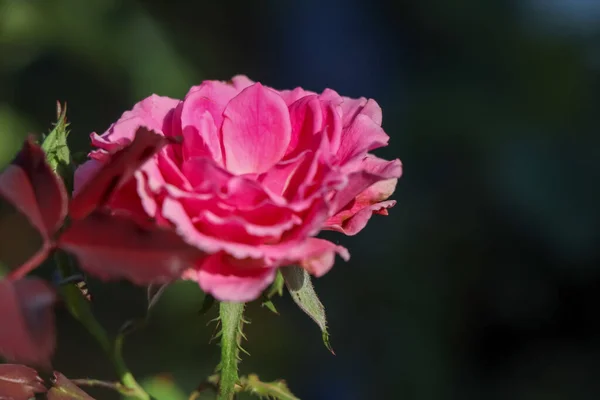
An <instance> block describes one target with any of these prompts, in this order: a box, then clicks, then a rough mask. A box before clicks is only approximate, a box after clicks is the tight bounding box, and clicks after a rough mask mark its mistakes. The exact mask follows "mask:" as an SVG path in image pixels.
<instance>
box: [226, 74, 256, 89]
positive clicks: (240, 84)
mask: <svg viewBox="0 0 600 400" xmlns="http://www.w3.org/2000/svg"><path fill="white" fill-rule="evenodd" d="M254 83H255V82H254V81H253V80H251V79H250V78H248V77H247V76H246V75H236V76H234V77H233V78H231V84H232V85H233V87H234V88H236V90H237V91H239V92H241V91H242V90H244V89H246V88H247V87H249V86H252V85H254Z"/></svg>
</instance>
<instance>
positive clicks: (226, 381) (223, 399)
mask: <svg viewBox="0 0 600 400" xmlns="http://www.w3.org/2000/svg"><path fill="white" fill-rule="evenodd" d="M219 312H220V320H221V325H222V331H221V364H220V367H221V379H220V381H219V394H218V397H217V400H233V398H234V395H235V387H236V385H237V384H238V382H239V376H238V362H239V353H240V345H241V341H242V336H243V334H242V325H243V323H244V321H243V317H244V303H225V302H222V303H221V304H220V310H219Z"/></svg>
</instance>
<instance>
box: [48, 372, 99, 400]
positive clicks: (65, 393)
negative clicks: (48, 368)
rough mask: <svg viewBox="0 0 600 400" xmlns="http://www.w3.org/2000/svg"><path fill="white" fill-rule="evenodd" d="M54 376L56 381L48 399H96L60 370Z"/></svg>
mask: <svg viewBox="0 0 600 400" xmlns="http://www.w3.org/2000/svg"><path fill="white" fill-rule="evenodd" d="M54 378H55V379H56V382H55V383H54V386H53V387H52V388H51V389H50V390H49V391H48V400H94V398H93V397H91V396H90V395H89V394H87V393H86V392H84V391H83V390H81V389H80V388H79V387H78V386H77V385H75V384H74V383H73V382H71V381H70V380H68V379H67V378H66V377H65V376H64V375H63V374H61V373H60V372H54Z"/></svg>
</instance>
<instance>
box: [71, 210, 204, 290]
mask: <svg viewBox="0 0 600 400" xmlns="http://www.w3.org/2000/svg"><path fill="white" fill-rule="evenodd" d="M59 247H61V248H63V249H65V250H67V251H69V252H71V253H73V254H74V255H75V256H77V258H78V260H79V263H80V264H81V268H82V269H84V270H85V271H86V272H88V273H90V274H91V275H95V276H97V277H99V278H101V279H106V280H109V279H119V278H125V279H128V280H131V281H133V282H134V283H137V284H140V285H147V284H151V283H164V282H168V281H170V280H172V279H174V278H177V277H179V276H180V274H181V272H182V271H183V270H184V269H186V268H189V267H191V266H192V265H193V263H194V261H195V260H196V259H198V258H199V257H201V256H202V254H203V253H201V252H200V251H199V250H198V249H196V248H195V247H192V246H190V245H188V244H186V243H185V242H184V241H183V240H182V239H181V238H180V237H179V236H178V235H177V234H176V233H174V232H172V231H169V230H165V229H162V228H159V227H141V226H140V225H138V224H136V223H135V222H133V221H132V220H130V219H128V218H127V217H124V216H119V215H113V216H109V215H106V214H103V213H100V212H96V213H94V214H92V215H90V216H88V217H87V218H85V219H83V220H79V221H73V223H72V224H71V226H70V227H69V229H67V231H66V232H64V234H63V235H62V236H61V238H60V242H59Z"/></svg>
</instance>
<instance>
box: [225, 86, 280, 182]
mask: <svg viewBox="0 0 600 400" xmlns="http://www.w3.org/2000/svg"><path fill="white" fill-rule="evenodd" d="M224 117H225V118H224V120H223V128H222V135H223V148H224V153H225V165H227V169H228V170H229V171H231V172H233V173H235V174H247V173H257V174H260V173H262V172H265V171H267V170H268V169H269V168H271V167H272V166H273V165H275V164H277V163H278V162H279V161H280V160H281V158H282V157H283V155H284V154H285V151H286V149H287V146H288V144H289V143H290V137H291V130H292V128H291V123H290V118H289V114H288V110H287V106H286V105H285V102H284V101H283V99H282V98H281V97H280V96H279V95H278V94H277V93H276V92H275V91H273V90H271V89H267V88H265V87H263V86H262V85H261V84H260V83H256V84H254V85H252V86H250V87H248V88H246V89H244V90H243V91H242V92H241V93H240V94H239V95H237V96H236V97H235V98H233V99H232V100H231V101H230V102H229V104H228V105H227V108H226V109H225V112H224Z"/></svg>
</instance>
